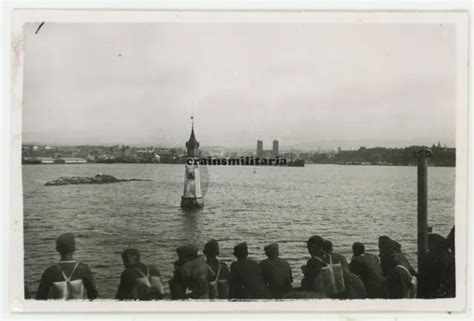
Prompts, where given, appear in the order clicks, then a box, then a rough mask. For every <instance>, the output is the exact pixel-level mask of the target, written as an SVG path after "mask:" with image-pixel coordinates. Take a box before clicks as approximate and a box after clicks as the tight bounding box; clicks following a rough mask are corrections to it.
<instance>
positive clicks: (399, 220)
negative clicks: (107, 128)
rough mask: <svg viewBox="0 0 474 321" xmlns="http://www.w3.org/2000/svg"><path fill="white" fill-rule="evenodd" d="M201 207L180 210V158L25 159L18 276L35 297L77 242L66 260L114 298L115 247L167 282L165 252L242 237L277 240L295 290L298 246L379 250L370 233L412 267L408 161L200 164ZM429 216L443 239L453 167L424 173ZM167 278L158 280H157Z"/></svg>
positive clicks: (226, 248)
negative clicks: (99, 177) (87, 271)
mask: <svg viewBox="0 0 474 321" xmlns="http://www.w3.org/2000/svg"><path fill="white" fill-rule="evenodd" d="M99 172H101V173H103V174H108V175H113V176H115V177H117V178H121V179H127V178H138V179H151V180H152V181H137V182H121V183H113V184H101V185H68V186H44V184H45V183H46V182H47V181H49V180H53V179H56V178H58V177H60V176H94V175H96V174H97V173H99ZM208 173H209V175H208V176H209V179H208V180H209V185H208V190H207V194H206V196H205V206H204V208H202V209H200V210H198V211H195V212H184V211H183V210H182V209H181V208H180V198H181V195H182V192H183V182H184V165H165V164H81V165H23V194H24V249H25V251H24V264H25V269H24V271H25V282H26V285H27V286H28V288H29V289H30V291H31V292H33V293H34V292H35V291H36V289H37V287H38V284H39V280H40V278H41V274H42V272H43V271H44V269H45V268H46V267H48V266H49V265H51V264H54V263H56V262H57V261H58V255H57V253H56V252H55V239H56V237H57V236H58V235H60V234H62V233H65V232H74V233H75V234H76V237H77V251H76V254H75V257H76V259H77V260H80V261H82V262H84V263H87V264H88V265H89V266H90V268H91V270H92V271H93V274H94V277H95V280H96V283H97V288H98V290H99V295H100V297H102V298H113V297H114V296H115V291H116V289H117V286H118V283H119V279H120V274H121V272H122V270H123V266H122V261H121V257H120V252H121V251H122V250H123V249H125V248H127V247H136V248H138V249H139V250H140V251H141V253H142V260H143V262H144V263H146V264H155V265H156V266H157V267H158V268H159V270H160V271H161V274H162V276H163V277H164V280H165V282H166V283H167V281H168V280H169V279H170V278H171V276H172V272H173V262H174V261H175V260H176V252H175V249H176V248H177V247H178V246H180V245H183V244H188V243H194V244H196V245H197V246H199V247H200V248H201V249H202V246H203V245H204V244H205V243H206V242H207V241H208V240H209V239H210V238H215V239H217V240H219V244H220V252H221V258H222V259H223V260H224V261H225V262H227V263H228V264H230V262H232V260H233V257H232V249H233V246H234V245H236V244H237V243H239V242H242V241H246V242H247V243H248V245H249V252H250V257H252V258H255V259H257V260H261V259H263V258H264V257H265V255H264V251H263V247H264V246H265V245H267V244H269V243H271V242H279V243H280V256H281V257H282V258H285V259H287V260H288V261H289V263H290V264H291V266H292V270H293V275H294V279H295V285H298V284H299V283H300V281H301V277H302V273H301V266H302V265H303V264H305V262H306V260H307V259H308V253H307V250H306V245H305V241H306V240H307V239H308V238H309V237H310V236H311V235H314V234H318V235H321V236H322V237H325V238H328V239H330V240H331V241H332V242H333V244H334V250H335V252H338V253H341V254H344V255H346V257H347V259H348V260H350V257H351V246H352V243H353V242H356V241H360V242H363V243H364V244H365V245H366V250H367V251H368V252H372V253H377V239H378V237H379V236H380V235H389V236H390V237H392V238H393V239H395V240H397V241H398V242H400V243H401V244H402V249H403V251H404V252H405V253H406V254H407V256H408V258H409V259H410V262H411V263H412V265H414V266H416V211H417V204H416V200H417V194H416V167H401V166H400V167H397V166H343V165H306V167H302V168H297V167H292V168H290V167H257V168H255V167H251V166H214V167H212V166H211V167H208ZM428 183H429V185H428V194H429V197H428V215H429V225H430V226H432V227H433V232H435V233H439V234H441V235H443V236H446V235H447V234H448V233H449V231H450V229H451V227H452V226H453V224H454V193H455V188H454V187H455V184H454V183H455V169H454V168H441V167H431V168H429V178H428ZM166 285H167V284H166Z"/></svg>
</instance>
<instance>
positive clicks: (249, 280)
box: [230, 242, 271, 299]
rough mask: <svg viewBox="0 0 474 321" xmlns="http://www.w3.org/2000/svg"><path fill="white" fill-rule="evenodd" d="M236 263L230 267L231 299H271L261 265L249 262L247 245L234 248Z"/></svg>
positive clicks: (243, 244)
mask: <svg viewBox="0 0 474 321" xmlns="http://www.w3.org/2000/svg"><path fill="white" fill-rule="evenodd" d="M234 256H235V257H236V258H237V261H236V262H232V264H231V266H230V298H231V299H269V298H270V297H271V295H270V292H269V291H268V288H267V286H266V285H265V281H264V280H263V276H262V270H261V268H260V265H259V264H258V263H257V262H255V261H253V260H249V259H248V258H247V257H248V248H247V243H245V242H244V243H240V244H238V245H236V246H235V247H234Z"/></svg>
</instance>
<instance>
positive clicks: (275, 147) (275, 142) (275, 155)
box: [273, 139, 278, 157]
mask: <svg viewBox="0 0 474 321" xmlns="http://www.w3.org/2000/svg"><path fill="white" fill-rule="evenodd" d="M277 156H278V141H277V140H276V139H275V140H274V141H273V157H277Z"/></svg>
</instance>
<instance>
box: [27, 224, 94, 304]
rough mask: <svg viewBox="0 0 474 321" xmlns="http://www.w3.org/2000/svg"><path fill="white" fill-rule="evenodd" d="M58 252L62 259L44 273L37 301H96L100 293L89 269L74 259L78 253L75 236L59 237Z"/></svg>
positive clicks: (37, 292)
mask: <svg viewBox="0 0 474 321" xmlns="http://www.w3.org/2000/svg"><path fill="white" fill-rule="evenodd" d="M56 251H58V253H59V255H60V257H61V259H60V260H59V263H57V264H54V265H52V266H50V267H49V268H47V269H46V271H45V272H44V273H43V276H42V277H41V281H40V285H39V287H38V291H36V300H47V299H60V300H71V299H85V298H88V299H89V300H94V299H96V298H97V297H98V293H97V289H96V287H95V283H94V278H93V277H92V273H91V271H90V269H89V267H88V266H87V265H86V264H84V263H81V262H77V261H75V260H74V258H73V254H74V252H75V251H76V240H75V237H74V234H72V233H66V234H62V235H61V236H59V237H58V238H57V239H56Z"/></svg>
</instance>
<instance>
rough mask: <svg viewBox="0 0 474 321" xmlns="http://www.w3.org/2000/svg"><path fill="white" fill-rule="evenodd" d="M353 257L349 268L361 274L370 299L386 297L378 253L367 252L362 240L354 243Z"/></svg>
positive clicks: (358, 274)
mask: <svg viewBox="0 0 474 321" xmlns="http://www.w3.org/2000/svg"><path fill="white" fill-rule="evenodd" d="M352 252H353V254H354V256H353V257H352V260H351V263H350V264H349V269H350V271H351V272H352V273H354V274H355V275H357V276H359V277H360V279H361V280H362V282H363V283H364V286H365V288H366V290H367V297H368V298H369V299H375V298H386V297H387V293H386V289H385V284H384V281H383V277H382V268H381V267H380V262H379V259H378V258H377V256H376V255H373V254H370V253H365V246H364V244H362V243H360V242H355V243H354V244H353V245H352Z"/></svg>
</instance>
